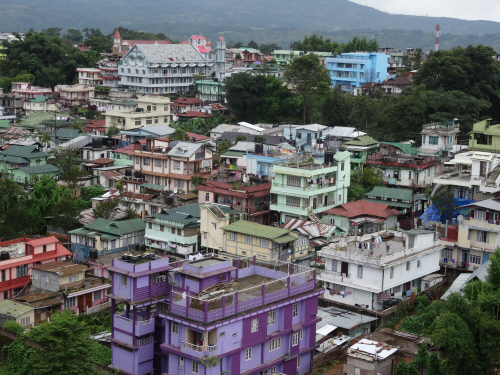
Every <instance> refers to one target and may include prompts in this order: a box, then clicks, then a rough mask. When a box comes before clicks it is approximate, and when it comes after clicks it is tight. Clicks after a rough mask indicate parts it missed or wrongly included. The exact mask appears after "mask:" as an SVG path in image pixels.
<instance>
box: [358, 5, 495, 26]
mask: <svg viewBox="0 0 500 375" xmlns="http://www.w3.org/2000/svg"><path fill="white" fill-rule="evenodd" d="M351 1H353V2H355V3H358V4H362V5H368V6H371V7H373V8H376V9H379V10H382V11H384V12H388V13H394V14H408V15H415V16H432V17H453V18H461V19H466V20H490V21H497V22H500V1H499V0H474V1H471V0H406V1H405V0H351Z"/></svg>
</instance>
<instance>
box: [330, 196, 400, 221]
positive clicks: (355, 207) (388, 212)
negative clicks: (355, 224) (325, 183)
mask: <svg viewBox="0 0 500 375" xmlns="http://www.w3.org/2000/svg"><path fill="white" fill-rule="evenodd" d="M324 213H328V214H331V215H338V216H344V217H348V218H355V217H358V216H372V217H373V216H374V217H381V218H387V217H390V216H396V215H399V211H398V210H394V209H392V208H389V205H388V204H384V203H375V202H369V201H367V200H365V199H360V200H359V201H354V202H349V203H344V204H341V205H340V206H337V207H333V208H330V209H329V210H327V211H324Z"/></svg>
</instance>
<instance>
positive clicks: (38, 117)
mask: <svg viewBox="0 0 500 375" xmlns="http://www.w3.org/2000/svg"><path fill="white" fill-rule="evenodd" d="M53 118H54V114H53V113H51V112H41V111H40V112H34V113H32V114H31V115H29V116H28V117H26V118H25V119H24V120H23V121H21V123H20V124H19V126H27V127H31V126H34V125H41V124H42V121H45V120H50V119H53Z"/></svg>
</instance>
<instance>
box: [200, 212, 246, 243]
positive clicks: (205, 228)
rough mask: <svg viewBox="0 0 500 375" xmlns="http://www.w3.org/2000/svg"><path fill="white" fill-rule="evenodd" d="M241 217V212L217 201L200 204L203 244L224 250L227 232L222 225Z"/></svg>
mask: <svg viewBox="0 0 500 375" xmlns="http://www.w3.org/2000/svg"><path fill="white" fill-rule="evenodd" d="M239 219H240V213H239V212H238V211H237V210H234V209H231V208H230V207H229V206H225V205H222V204H217V203H206V204H200V233H201V246H203V247H205V248H207V249H208V250H217V251H221V252H223V251H224V242H225V233H224V230H223V229H222V227H224V226H226V225H229V224H232V223H234V222H236V221H238V220H239Z"/></svg>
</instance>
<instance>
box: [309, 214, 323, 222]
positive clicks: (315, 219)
mask: <svg viewBox="0 0 500 375" xmlns="http://www.w3.org/2000/svg"><path fill="white" fill-rule="evenodd" d="M309 219H311V221H312V222H314V223H318V224H320V223H321V220H320V219H318V217H317V216H316V215H314V214H313V213H312V212H311V213H310V214H309Z"/></svg>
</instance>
